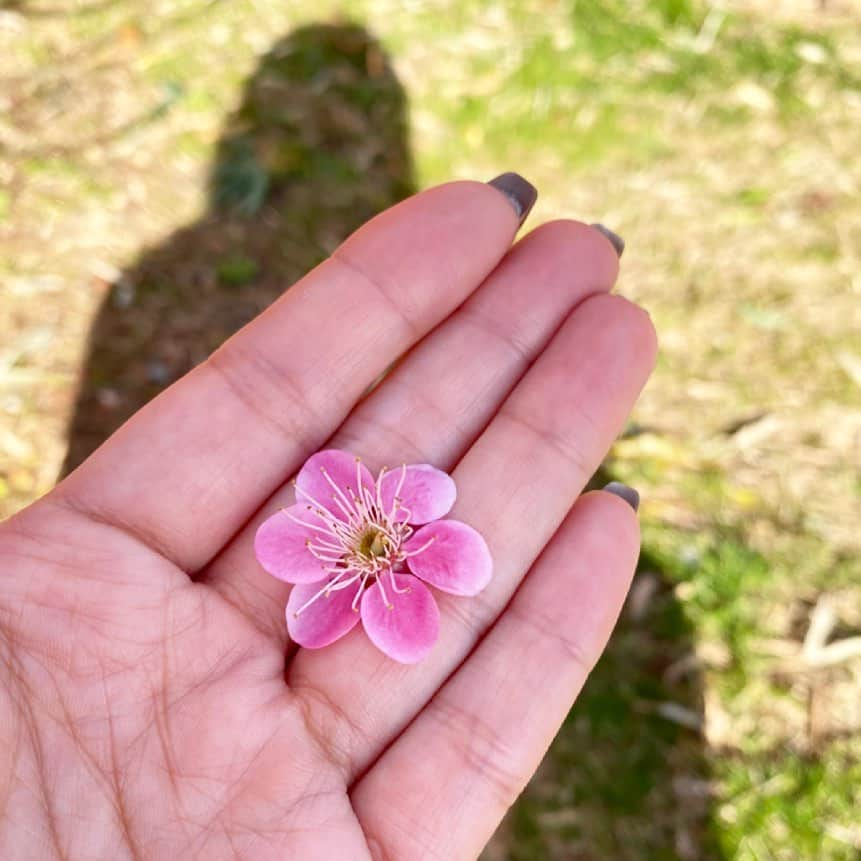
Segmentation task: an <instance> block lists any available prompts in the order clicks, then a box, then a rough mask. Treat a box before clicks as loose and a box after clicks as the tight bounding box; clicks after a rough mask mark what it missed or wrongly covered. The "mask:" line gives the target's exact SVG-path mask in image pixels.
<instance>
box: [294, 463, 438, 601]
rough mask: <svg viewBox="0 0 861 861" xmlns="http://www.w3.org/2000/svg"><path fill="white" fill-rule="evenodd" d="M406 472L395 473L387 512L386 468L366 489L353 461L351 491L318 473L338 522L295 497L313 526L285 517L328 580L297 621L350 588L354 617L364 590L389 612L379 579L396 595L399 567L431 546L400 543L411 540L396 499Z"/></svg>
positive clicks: (406, 516) (323, 509) (405, 514)
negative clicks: (300, 530)
mask: <svg viewBox="0 0 861 861" xmlns="http://www.w3.org/2000/svg"><path fill="white" fill-rule="evenodd" d="M406 470H407V468H406V465H404V466H402V467H401V475H400V480H399V481H398V483H397V485H396V487H395V491H394V495H393V502H392V503H391V505H390V506H386V505H384V504H383V497H382V484H383V478H384V476H385V474H386V472H387V470H386V467H383V468H382V469H381V470H380V474H379V475H378V476H377V480H376V482H374V484H373V486H372V487H367V486H365V484H364V482H363V481H362V473H361V464H360V462H359V460H358V459H357V460H356V488H357V489H356V490H354V489H353V488H352V487H349V486H348V487H346V488H341V487H340V486H339V485H338V484H337V483H336V482H335V481H334V480H333V479H332V477H331V476H330V475H329V474H328V472H327V471H326V470H325V468H321V470H320V472H321V473H322V475H323V478H324V479H325V480H326V482H327V483H328V484H329V487H330V488H331V491H332V493H331V496H330V504H331V506H332V507H333V508H334V509H335V510H337V511H339V512H340V513H341V515H342V516H336V515H335V514H334V513H333V511H331V510H329V509H328V508H327V507H326V506H324V505H323V504H321V503H320V502H319V501H318V500H316V499H314V498H313V497H312V496H311V495H310V494H309V493H307V492H306V491H302V492H301V494H302V496H303V497H304V498H305V499H306V500H307V503H308V504H307V508H308V510H309V511H311V512H313V513H314V514H315V515H316V522H314V523H310V524H309V523H308V522H307V521H306V520H302V519H299V518H296V517H294V516H293V515H291V514H288V515H287V516H288V517H290V518H291V519H292V520H294V521H295V522H296V523H298V524H299V525H301V526H304V527H306V528H309V529H310V531H311V532H312V533H313V536H312V537H309V538H308V539H307V541H306V547H307V548H308V552H309V553H311V554H312V555H313V556H314V557H316V558H317V559H319V560H320V563H321V568H322V571H323V575H324V576H326V575H328V578H329V579H328V582H326V583H325V584H324V585H323V586H322V588H321V589H320V591H319V592H317V594H316V595H313V596H312V597H311V598H310V599H309V600H308V601H306V602H305V603H304V604H303V605H302V606H301V607H299V609H297V610H296V615H297V616H298V615H299V614H300V613H301V612H302V611H303V610H305V609H306V608H307V607H309V606H310V605H311V604H313V603H314V602H315V601H317V600H318V599H319V598H321V597H323V596H326V597H328V596H329V595H330V594H331V593H332V592H337V591H339V590H341V589H348V588H351V587H355V589H356V591H355V596H354V598H353V604H352V606H353V610H355V611H357V612H358V605H359V599H360V598H361V597H362V593H363V592H364V590H365V588H366V587H368V586H370V585H372V584H377V585H378V586H379V588H380V591H381V592H382V593H383V600H384V601H385V602H386V605H387V606H388V608H389V609H390V610H392V609H394V605H393V604H392V603H391V601H389V599H388V597H387V595H386V586H385V585H384V583H383V580H384V579H385V575H386V574H387V575H388V585H389V587H390V588H391V589H392V591H393V592H395V593H397V594H400V593H402V592H403V591H404V590H402V589H399V588H398V586H397V583H396V582H395V573H396V571H397V570H398V568H399V566H400V565H401V564H402V563H403V562H405V561H406V559H408V558H409V557H410V556H417V555H418V554H419V553H423V552H424V551H425V550H426V549H427V548H428V547H429V546H430V545H431V544H432V543H433V540H434V539H433V538H431V539H430V541H428V542H427V543H426V544H424V545H423V546H421V547H418V548H416V549H415V550H411V551H409V552H407V551H405V550H404V544H405V542H406V541H407V539H409V538H410V536H411V535H412V534H413V528H412V527H411V526H410V525H409V509H407V508H405V507H404V506H403V504H402V503H401V500H400V498H399V496H398V494H399V493H400V490H401V487H402V486H403V483H404V479H405V478H406ZM406 591H409V589H407V590H406Z"/></svg>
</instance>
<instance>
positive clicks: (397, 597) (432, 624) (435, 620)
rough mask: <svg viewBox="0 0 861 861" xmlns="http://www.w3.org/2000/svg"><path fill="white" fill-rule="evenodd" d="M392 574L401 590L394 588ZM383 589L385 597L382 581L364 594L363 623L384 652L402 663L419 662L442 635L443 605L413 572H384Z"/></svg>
mask: <svg viewBox="0 0 861 861" xmlns="http://www.w3.org/2000/svg"><path fill="white" fill-rule="evenodd" d="M392 577H393V578H394V580H395V584H396V585H397V587H398V589H400V590H401V592H400V593H398V592H395V590H394V589H393V588H392V579H391V578H392ZM383 588H384V589H385V598H384V596H383V592H382V591H381V590H380V584H379V582H377V583H375V584H374V585H373V586H371V588H370V589H368V590H367V591H366V592H365V594H364V595H363V596H362V624H363V625H364V626H365V631H366V632H367V634H368V637H369V638H370V640H371V642H372V643H373V644H374V645H375V646H376V647H377V648H378V649H379V650H380V651H381V652H384V653H385V654H386V655H388V656H389V657H390V658H392V659H394V660H395V661H400V663H402V664H415V663H417V662H418V661H420V660H422V658H424V657H426V656H427V654H428V652H430V650H431V648H432V647H433V644H434V643H435V642H436V639H437V637H438V636H439V608H438V607H437V605H436V601H434V597H433V595H431V593H430V590H429V589H428V588H427V586H425V585H424V583H422V582H421V580H417V579H416V578H415V577H411V576H410V575H409V574H393V575H391V577H389V576H386V575H384V576H383ZM386 598H388V601H389V605H391V609H390V607H389V605H387V604H386V600H385V599H386Z"/></svg>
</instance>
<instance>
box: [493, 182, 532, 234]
mask: <svg viewBox="0 0 861 861" xmlns="http://www.w3.org/2000/svg"><path fill="white" fill-rule="evenodd" d="M488 185H492V186H493V187H494V188H495V189H496V190H497V191H501V192H502V193H503V194H504V195H505V196H506V197H507V198H508V202H509V203H510V204H511V206H512V207H513V208H514V211H515V212H516V213H517V217H518V219H519V220H520V223H521V224H523V222H524V221H526V216H527V215H529V211H530V210H531V209H532V207H533V205H534V204H535V201H536V199H537V198H538V189H537V188H535V186H534V185H533V184H532V183H531V182H527V181H526V180H525V179H524V178H523V177H522V176H521V175H520V174H519V173H501V174H500V175H499V176H497V177H496V178H495V179H492V180H490V182H489V183H488Z"/></svg>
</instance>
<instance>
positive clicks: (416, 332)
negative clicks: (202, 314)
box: [54, 182, 518, 570]
mask: <svg viewBox="0 0 861 861" xmlns="http://www.w3.org/2000/svg"><path fill="white" fill-rule="evenodd" d="M517 226H518V217H517V214H516V213H515V210H514V208H513V206H512V205H510V201H509V200H508V199H507V197H506V195H504V194H500V193H499V191H497V190H496V189H495V188H493V187H491V186H489V185H486V184H483V183H478V182H456V183H450V184H448V185H443V186H439V187H437V188H434V189H431V190H430V191H427V192H424V193H423V194H419V195H416V196H415V197H412V198H410V199H408V200H406V201H404V202H403V203H401V204H399V205H398V206H395V207H393V208H392V209H390V210H388V211H386V212H384V213H383V214H382V215H379V216H378V217H377V218H375V219H373V220H372V221H370V222H369V223H368V224H366V225H365V226H364V227H362V228H361V229H360V230H359V231H357V232H356V233H355V234H354V235H353V236H351V237H350V238H349V239H348V240H347V241H346V242H345V243H344V244H343V245H342V246H341V247H340V248H339V249H338V250H337V251H336V252H335V253H334V254H333V255H332V257H330V258H329V259H328V260H327V261H325V262H324V263H322V264H321V265H320V266H318V267H317V268H316V269H314V270H313V271H312V272H311V273H310V274H309V275H307V276H306V277H305V278H303V279H302V280H301V281H300V282H299V283H298V284H296V285H295V286H294V287H293V288H291V289H290V290H289V291H288V292H287V293H286V294H285V295H284V296H283V297H282V298H281V299H280V300H278V301H277V302H276V303H275V304H274V305H273V306H272V307H271V308H269V310H268V311H267V312H266V313H264V314H262V315H261V316H260V317H258V318H257V319H256V320H254V321H253V322H252V323H250V324H249V325H248V326H246V327H245V328H244V329H242V330H241V331H240V332H239V333H238V334H237V335H235V336H234V337H233V338H231V339H230V340H229V341H228V342H227V343H226V344H225V345H224V346H223V347H222V348H221V349H220V350H218V351H216V353H215V354H213V356H212V357H211V358H210V359H209V360H208V361H207V362H205V363H204V364H202V365H201V366H199V367H198V368H196V369H195V370H194V371H192V372H191V373H190V374H188V375H187V376H185V377H184V378H183V379H182V380H180V381H179V382H178V383H176V384H175V385H174V386H172V387H171V388H170V389H168V390H167V391H166V392H164V393H163V394H162V395H161V396H160V397H159V398H157V399H156V400H155V401H153V402H152V403H150V404H149V405H148V406H146V407H145V408H144V409H143V410H141V411H140V412H139V413H138V414H137V415H136V416H134V417H133V418H132V419H131V421H129V422H128V423H127V424H126V425H125V426H124V427H123V428H121V429H120V430H119V431H118V432H117V433H116V434H115V435H114V436H113V437H112V438H111V439H110V440H109V441H108V442H107V443H106V444H105V445H104V446H103V447H102V448H101V449H99V451H98V452H96V454H94V455H93V456H92V457H91V458H90V460H88V461H87V462H86V464H85V465H83V466H82V467H81V468H80V469H79V470H77V471H76V472H75V473H74V474H73V475H72V476H70V477H69V478H68V479H67V480H66V481H65V482H64V483H63V484H62V485H61V486H60V488H59V489H58V491H57V492H56V493H55V495H54V499H55V501H58V502H61V503H65V504H66V505H69V506H72V507H74V508H76V509H80V510H83V511H85V512H86V513H88V514H90V515H92V516H94V517H95V518H96V519H98V520H101V521H105V522H108V523H111V524H113V525H118V526H120V527H122V528H124V529H125V530H126V531H128V532H132V533H133V534H134V535H135V536H137V537H138V538H140V539H142V540H143V541H144V542H145V543H146V544H148V545H150V546H152V547H154V548H155V549H157V550H158V551H159V552H162V553H163V554H164V555H166V556H168V557H169V558H170V559H172V560H173V561H175V562H176V563H177V564H178V565H180V566H181V567H183V568H185V569H186V570H196V569H198V568H200V567H201V566H202V565H203V564H204V563H205V562H206V561H207V560H209V559H210V558H211V557H212V556H213V554H214V553H215V552H216V551H217V550H218V549H219V548H220V547H221V546H222V545H223V544H224V543H225V542H226V541H227V539H228V538H229V537H230V536H231V535H233V534H234V533H235V532H236V531H237V529H239V527H240V526H241V525H242V524H243V523H244V522H245V521H246V520H247V519H248V517H249V516H250V515H251V514H252V513H253V512H254V511H255V510H256V509H257V508H258V506H259V505H260V504H261V503H262V502H263V501H264V500H265V499H266V497H267V496H268V495H269V494H270V493H272V491H273V490H275V488H276V487H278V485H279V483H280V482H281V481H283V480H284V478H285V477H286V475H288V474H290V473H292V472H293V471H295V470H296V469H298V467H299V466H301V464H302V461H303V460H304V459H305V458H306V457H307V456H308V455H309V454H310V453H311V452H312V451H313V450H314V449H315V448H317V447H319V445H320V443H322V442H323V440H325V439H326V438H327V437H328V436H329V435H330V434H331V433H332V431H333V430H334V429H335V428H336V427H337V426H338V424H339V423H340V422H341V421H342V420H343V418H344V416H345V415H346V414H347V412H348V411H349V410H350V409H351V408H352V406H353V404H354V403H355V401H356V400H357V399H358V398H359V396H360V395H361V394H362V392H363V391H364V390H365V389H366V388H367V387H368V385H370V383H371V382H372V381H373V380H374V379H375V378H376V377H377V376H378V375H379V374H380V373H381V372H382V371H383V370H384V369H385V368H386V367H387V366H388V365H389V364H390V363H391V362H392V361H393V360H394V359H395V358H396V357H398V356H399V355H400V354H401V353H403V352H404V350H406V349H407V348H408V347H409V346H410V345H411V344H412V343H414V342H415V341H417V340H418V339H419V338H421V337H422V336H423V335H424V333H425V332H427V331H428V330H429V329H431V328H432V327H433V326H435V325H436V324H437V323H438V322H439V321H440V320H442V319H443V318H444V317H446V316H447V315H448V314H449V313H450V312H451V311H452V310H453V309H454V308H455V307H456V306H458V305H459V304H461V302H462V301H463V300H464V299H465V298H466V297H467V296H468V295H469V293H470V292H471V291H472V290H473V289H475V287H476V286H477V285H478V284H479V283H480V282H481V280H482V279H483V278H484V277H485V275H487V273H488V272H489V271H490V270H491V269H492V268H493V267H494V266H495V265H496V263H497V262H498V260H499V259H500V258H501V257H502V256H503V254H504V253H505V251H506V250H507V249H508V247H509V245H510V243H511V240H512V238H513V235H514V232H515V231H516V229H517Z"/></svg>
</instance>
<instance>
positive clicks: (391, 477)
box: [380, 463, 457, 523]
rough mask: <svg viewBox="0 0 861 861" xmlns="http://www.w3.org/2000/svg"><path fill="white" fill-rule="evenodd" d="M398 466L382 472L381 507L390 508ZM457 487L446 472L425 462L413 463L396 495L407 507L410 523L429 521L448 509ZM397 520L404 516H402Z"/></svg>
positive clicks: (396, 481)
mask: <svg viewBox="0 0 861 861" xmlns="http://www.w3.org/2000/svg"><path fill="white" fill-rule="evenodd" d="M401 474H402V470H401V469H397V468H396V469H393V470H392V471H391V472H387V473H386V474H385V475H384V476H383V480H382V483H381V485H380V497H381V498H382V500H383V508H384V509H385V510H386V511H391V510H392V504H393V503H394V500H395V490H397V487H398V484H399V483H400V481H401ZM456 496H457V490H456V489H455V486H454V479H452V477H451V476H450V475H448V473H445V472H443V471H442V470H441V469H437V468H436V467H434V466H430V464H427V463H414V464H412V465H410V466H408V467H407V468H406V473H405V475H404V483H403V484H402V485H401V489H400V491H398V499H400V500H401V503H402V504H403V507H404V508H406V509H407V510H408V511H409V522H410V523H430V521H431V520H439V518H440V517H444V516H445V515H446V514H448V513H449V511H451V507H452V505H454V500H455V497H456ZM399 519H400V520H406V519H407V518H406V517H405V516H401V517H400V518H399Z"/></svg>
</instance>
